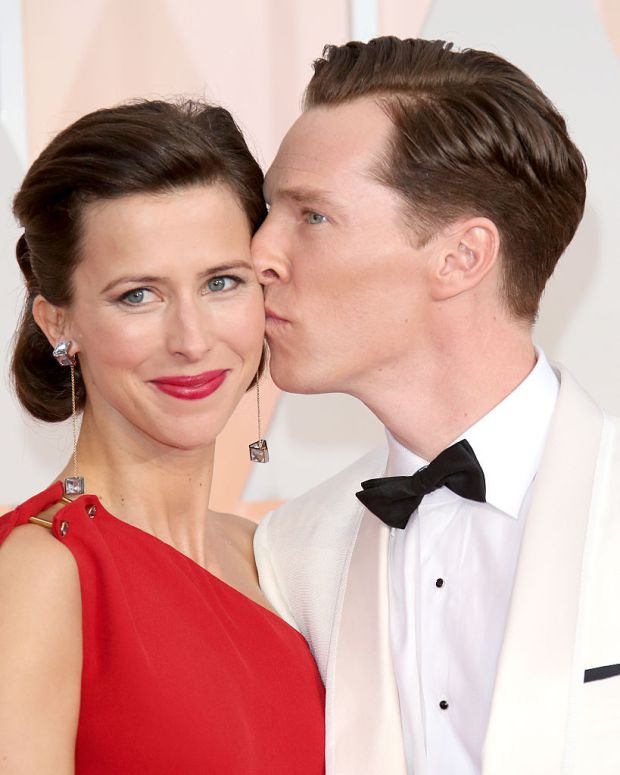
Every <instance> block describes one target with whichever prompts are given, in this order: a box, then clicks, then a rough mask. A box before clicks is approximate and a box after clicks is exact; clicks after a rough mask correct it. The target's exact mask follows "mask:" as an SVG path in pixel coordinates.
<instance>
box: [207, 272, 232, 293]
mask: <svg viewBox="0 0 620 775" xmlns="http://www.w3.org/2000/svg"><path fill="white" fill-rule="evenodd" d="M238 284H239V278H238V277H230V276H224V277H212V278H211V279H210V280H209V282H208V283H207V289H208V290H209V291H211V292H212V293H218V292H220V291H230V290H231V289H232V288H235V287H236V286H237V285H238Z"/></svg>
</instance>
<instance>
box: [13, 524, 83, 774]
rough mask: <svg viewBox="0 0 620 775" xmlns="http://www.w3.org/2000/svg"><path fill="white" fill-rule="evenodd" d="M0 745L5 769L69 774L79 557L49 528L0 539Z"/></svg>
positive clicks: (78, 664) (77, 671) (77, 672)
mask: <svg viewBox="0 0 620 775" xmlns="http://www.w3.org/2000/svg"><path fill="white" fill-rule="evenodd" d="M0 621H1V622H2V626H1V627H0V750H2V752H3V757H4V758H3V760H2V764H3V765H5V764H8V765H9V767H8V770H7V771H9V772H11V773H13V772H15V773H22V772H24V773H26V772H28V773H30V772H37V773H41V774H42V775H45V774H46V773H63V774H64V773H70V772H72V771H73V769H72V768H73V759H74V747H75V735H76V730H77V719H78V712H79V700H80V683H81V670H82V634H81V633H82V629H81V628H82V612H81V594H80V581H79V573H78V568H77V564H76V562H75V560H74V558H73V555H72V554H71V552H70V551H69V549H68V548H67V547H66V546H64V545H63V544H62V543H61V542H60V541H58V540H57V539H56V538H55V537H54V536H53V535H52V534H51V533H50V532H49V531H48V530H47V529H46V528H44V527H40V526H36V525H22V526H20V527H17V528H15V529H14V530H13V531H12V532H11V534H10V535H9V536H8V537H7V538H6V540H5V541H4V543H3V544H2V546H0Z"/></svg>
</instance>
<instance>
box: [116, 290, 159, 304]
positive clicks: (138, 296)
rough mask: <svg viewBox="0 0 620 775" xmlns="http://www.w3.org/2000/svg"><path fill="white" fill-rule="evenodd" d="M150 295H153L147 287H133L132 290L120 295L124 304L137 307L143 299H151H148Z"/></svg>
mask: <svg viewBox="0 0 620 775" xmlns="http://www.w3.org/2000/svg"><path fill="white" fill-rule="evenodd" d="M150 296H153V291H149V290H148V289H147V288H134V289H133V290H131V291H127V293H124V294H123V295H122V296H121V301H122V302H124V303H125V304H130V305H131V306H133V307H137V306H138V305H140V304H143V303H144V302H145V301H151V300H152V299H150Z"/></svg>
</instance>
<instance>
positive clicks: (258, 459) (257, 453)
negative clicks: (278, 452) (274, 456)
mask: <svg viewBox="0 0 620 775" xmlns="http://www.w3.org/2000/svg"><path fill="white" fill-rule="evenodd" d="M250 460H251V461H252V463H268V462H269V450H268V449H267V442H266V441H265V439H259V440H258V441H255V442H254V443H253V444H250Z"/></svg>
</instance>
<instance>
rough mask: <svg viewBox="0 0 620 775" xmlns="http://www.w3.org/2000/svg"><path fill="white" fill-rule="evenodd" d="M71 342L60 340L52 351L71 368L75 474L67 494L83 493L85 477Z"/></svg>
mask: <svg viewBox="0 0 620 775" xmlns="http://www.w3.org/2000/svg"><path fill="white" fill-rule="evenodd" d="M70 350H71V342H70V341H68V340H67V339H63V340H62V341H60V342H58V344H57V345H56V347H54V350H53V352H52V355H53V356H54V358H56V361H57V362H58V363H59V364H60V365H61V366H69V368H70V369H71V421H72V423H73V476H67V478H66V479H65V495H83V494H84V477H82V476H79V475H78V461H77V438H78V433H77V409H76V400H75V363H76V359H75V355H70Z"/></svg>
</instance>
